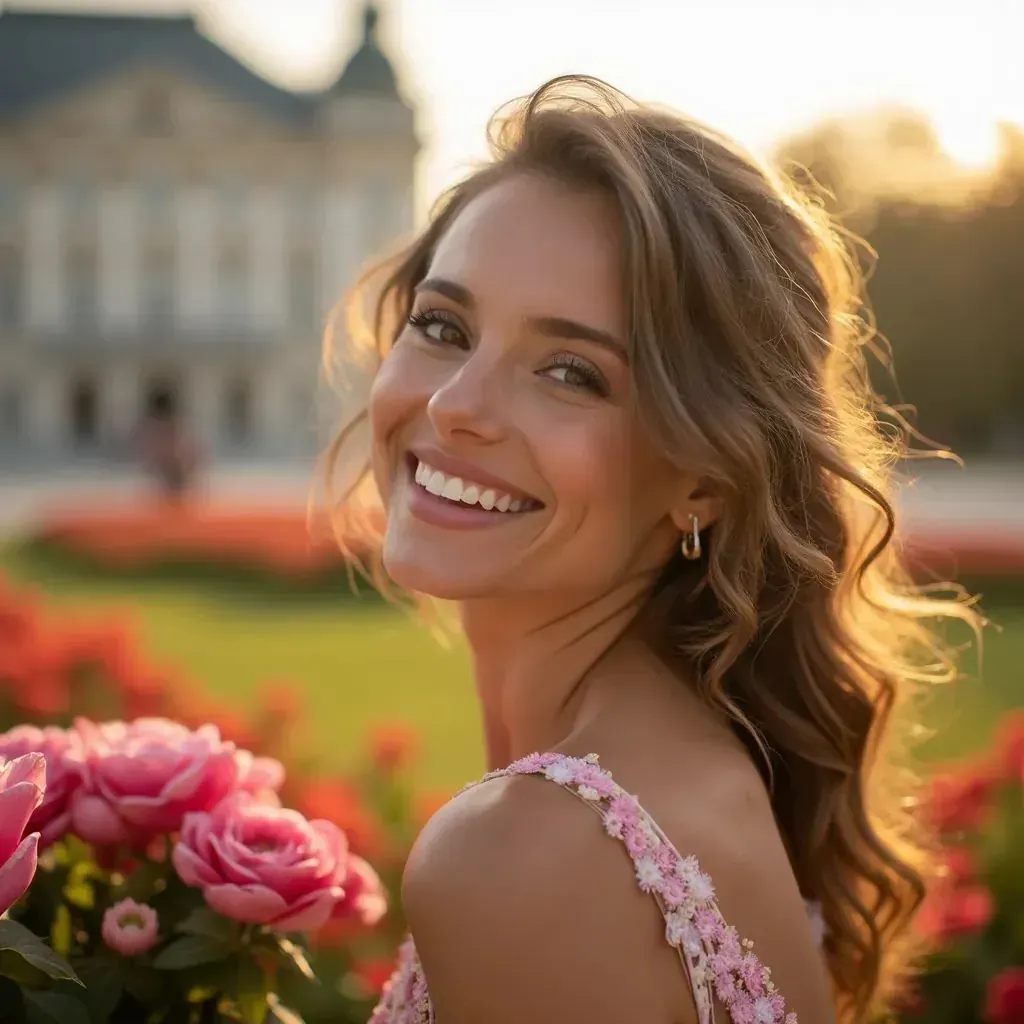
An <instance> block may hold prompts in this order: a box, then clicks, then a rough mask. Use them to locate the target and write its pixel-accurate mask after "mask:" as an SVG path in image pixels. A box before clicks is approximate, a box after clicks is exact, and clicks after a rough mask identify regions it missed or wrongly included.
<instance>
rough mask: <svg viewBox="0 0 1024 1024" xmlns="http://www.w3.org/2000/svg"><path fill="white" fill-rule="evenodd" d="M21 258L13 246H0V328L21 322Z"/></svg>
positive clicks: (16, 325)
mask: <svg viewBox="0 0 1024 1024" xmlns="http://www.w3.org/2000/svg"><path fill="white" fill-rule="evenodd" d="M21 295H22V280H21V259H20V254H19V252H18V250H17V249H15V248H14V247H13V246H9V247H6V248H0V328H13V327H18V326H19V325H20V323H21Z"/></svg>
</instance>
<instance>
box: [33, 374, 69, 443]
mask: <svg viewBox="0 0 1024 1024" xmlns="http://www.w3.org/2000/svg"><path fill="white" fill-rule="evenodd" d="M31 380H32V384H31V397H30V401H29V402H28V403H27V404H26V406H25V438H26V440H27V442H28V444H29V446H30V447H31V448H32V449H33V450H36V451H40V452H47V453H51V454H70V452H71V448H72V446H71V438H70V436H69V424H68V416H67V402H68V396H67V389H68V386H69V385H68V381H67V379H66V376H65V375H64V374H63V373H61V372H60V371H59V370H52V369H48V368H47V369H43V368H40V369H39V370H37V371H35V372H34V373H33V374H32V377H31Z"/></svg>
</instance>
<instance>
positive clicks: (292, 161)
mask: <svg viewBox="0 0 1024 1024" xmlns="http://www.w3.org/2000/svg"><path fill="white" fill-rule="evenodd" d="M353 13H357V12H353ZM362 18H363V26H362V27H363V31H362V42H361V44H360V45H359V47H358V49H357V50H356V51H355V53H354V54H353V55H352V56H351V57H350V58H349V59H348V61H347V62H346V63H345V64H344V70H343V71H342V72H341V74H340V76H339V77H338V78H337V80H336V81H335V82H334V84H333V85H331V86H330V87H329V88H328V89H326V90H325V91H323V92H319V93H315V94H313V93H295V92H290V91H287V90H285V89H282V88H280V87H278V86H276V85H273V84H271V83H270V82H268V81H266V80H265V79H263V78H261V77H259V76H258V75H257V74H255V73H254V72H253V71H251V70H250V69H249V68H248V67H247V66H246V65H245V64H243V63H242V62H240V61H239V60H237V59H236V58H235V57H233V56H231V54H229V53H228V52H226V51H225V50H224V49H222V48H221V47H219V46H218V45H217V44H216V43H214V42H213V41H212V40H211V39H210V38H208V37H207V36H206V35H204V34H203V33H202V32H201V31H200V30H199V28H197V25H196V22H195V21H194V19H193V18H191V17H142V16H139V17H134V16H133V17H126V16H119V15H110V14H99V13H97V14H87V15H81V14H65V13H38V12H28V11H23V12H22V11H10V10H8V11H6V12H5V13H2V14H0V465H2V464H3V463H4V462H9V463H11V464H13V462H14V461H15V460H17V461H24V460H26V459H28V460H31V461H32V462H44V463H45V462H47V461H49V460H50V459H51V458H52V459H57V460H63V459H65V458H68V457H70V456H73V455H77V454H81V453H90V452H91V453H95V454H98V455H105V454H111V453H116V452H118V451H123V450H126V446H127V445H128V443H129V442H130V439H131V438H132V436H133V435H134V432H135V430H136V428H137V426H138V424H139V422H140V420H141V419H142V418H143V417H144V416H145V415H146V413H147V411H150V410H153V409H154V408H160V409H162V410H164V411H166V410H167V409H168V408H171V409H172V410H175V411H176V412H177V413H178V414H179V416H180V418H181V419H182V420H183V421H184V422H185V423H186V424H187V426H188V429H189V430H190V431H191V432H192V433H193V435H194V436H195V437H196V438H197V439H198V440H199V442H200V443H201V445H202V446H203V447H204V448H205V449H206V450H207V451H208V452H211V453H226V452H232V451H234V452H245V453H256V454H260V455H264V454H265V455H278V454H299V453H303V452H308V451H310V450H312V448H313V446H314V445H315V443H316V442H315V437H314V435H315V430H314V419H315V414H314V400H315V392H316V375H317V367H318V355H317V350H318V346H319V342H320V335H321V331H322V324H323V322H324V317H325V313H326V311H327V310H328V309H329V308H330V307H331V306H333V305H334V304H335V302H336V301H337V300H338V298H339V297H340V295H341V294H342V291H343V289H344V287H345V285H346V284H348V283H350V282H351V280H352V278H353V276H354V274H355V273H356V271H357V270H358V268H359V266H360V264H362V263H363V262H364V261H365V260H366V259H367V257H369V256H370V255H372V254H373V253H375V252H378V251H379V250H381V249H382V248H383V247H385V246H386V245H387V244H388V243H389V242H390V241H393V240H394V239H395V238H396V237H398V236H400V235H401V234H403V233H405V232H407V231H409V230H410V229H411V227H412V221H413V164H414V158H415V156H416V153H417V149H418V142H417V139H416V134H415V131H414V126H413V110H412V108H411V106H410V105H409V104H408V103H407V102H406V101H405V100H403V98H402V96H401V93H400V91H399V88H398V85H397V82H396V78H395V72H394V70H393V68H392V66H391V63H390V62H389V60H388V58H387V57H386V56H385V54H384V53H383V52H382V50H381V48H380V46H379V43H378V39H377V20H378V14H377V10H376V9H375V7H374V6H373V5H372V4H367V5H366V6H365V8H364V9H363V11H362Z"/></svg>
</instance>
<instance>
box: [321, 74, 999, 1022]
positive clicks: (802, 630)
mask: <svg viewBox="0 0 1024 1024" xmlns="http://www.w3.org/2000/svg"><path fill="white" fill-rule="evenodd" d="M489 139H490V144H491V160H490V161H489V162H487V163H486V164H484V165H482V166H481V167H479V168H478V169H476V170H474V171H473V172H472V173H470V174H469V176H468V177H467V178H466V179H465V180H463V181H462V182H461V183H460V184H458V185H456V186H455V187H453V188H452V189H451V190H450V191H448V192H447V193H446V194H445V195H444V196H442V198H441V199H440V200H439V202H438V204H437V205H436V207H435V209H434V211H433V213H432V216H431V218H430V221H429V224H428V226H427V227H426V229H425V230H424V231H423V232H422V234H420V235H419V237H417V238H416V239H415V240H414V241H413V242H412V243H411V244H410V245H408V246H407V247H406V248H404V249H403V250H402V251H401V252H399V253H398V254H397V255H396V256H394V257H393V258H391V259H389V260H387V261H385V262H384V263H382V264H379V265H378V266H377V267H376V268H374V269H373V270H371V271H370V272H369V273H368V274H367V275H366V276H365V277H364V278H363V280H362V281H361V282H360V284H359V285H358V286H357V289H356V291H355V293H354V299H353V302H352V303H351V305H350V306H349V312H350V314H351V315H350V317H349V322H348V325H347V331H346V339H345V348H344V355H345V357H346V359H347V360H349V359H351V356H352V353H353V346H355V347H357V348H358V347H360V346H362V348H363V351H365V352H369V353H370V354H371V355H372V357H373V359H374V360H379V359H380V358H383V356H384V355H385V354H386V352H387V350H388V348H389V346H390V345H391V344H392V343H393V342H394V340H395V338H396V337H397V335H398V333H399V332H400V331H401V329H402V327H403V325H404V323H405V320H406V317H407V316H408V315H409V313H410V311H411V308H412V303H413V292H414V288H415V286H416V285H417V284H418V282H419V281H421V280H422V279H423V278H424V277H425V275H426V273H427V269H428V266H429V263H430V260H431V258H432V255H433V253H434V250H435V247H436V245H437V243H438V240H439V239H440V238H441V236H442V235H443V234H444V233H445V231H446V230H447V229H448V226H449V225H450V224H451V223H452V221H453V219H454V218H455V217H457V216H458V214H459V212H460V211H461V210H462V209H463V208H464V207H465V206H466V204H467V203H468V202H469V201H470V200H472V199H473V198H474V197H475V196H477V195H479V194H480V193H481V192H482V191H484V190H485V189H487V188H489V187H490V186H492V185H493V184H494V183H495V182H497V181H499V180H501V179H504V178H506V177H507V176H509V175H512V174H519V173H531V174H540V175H546V176H549V177H550V178H551V179H555V180H557V181H559V182H562V183H565V184H568V185H570V186H572V187H574V188H580V189H591V190H597V191H598V192H600V193H602V194H603V195H605V196H607V197H609V198H610V199H611V201H612V202H613V203H614V205H615V208H616V209H617V211H618V215H619V217H620V220H621V225H622V230H621V237H622V247H623V252H622V268H623V269H622V274H623V285H622V286H623V291H624V294H625V296H626V297H627V302H628V316H629V327H630V337H629V344H630V347H631V352H630V358H631V366H632V374H633V388H634V400H635V403H636V410H637V415H638V416H640V417H641V418H642V421H643V423H644V425H645V427H646V429H647V430H648V432H649V434H650V436H651V437H652V438H653V439H654V443H655V444H657V445H659V446H660V447H661V448H662V449H663V450H664V451H665V452H667V453H668V454H669V456H670V457H672V456H673V455H678V461H679V468H680V469H681V470H685V471H687V472H690V473H694V472H697V473H699V474H700V475H701V476H702V477H703V478H705V479H706V480H708V481H710V482H711V483H712V485H713V486H714V488H715V490H716V492H717V493H718V494H720V495H722V496H723V498H724V508H725V511H724V514H723V515H722V517H721V519H720V521H719V522H717V523H716V524H715V526H714V527H713V528H711V529H710V530H709V531H708V533H707V534H706V535H705V539H704V550H705V555H704V557H703V558H702V559H701V560H700V561H687V560H686V559H684V558H682V557H681V556H676V557H675V558H674V559H673V560H672V561H671V562H670V563H669V564H668V565H666V566H665V567H664V571H663V572H662V574H661V577H660V579H658V581H657V583H656V585H654V586H653V588H652V591H651V594H650V599H649V601H648V602H647V605H646V608H645V612H644V614H645V615H646V616H647V618H648V622H649V626H650V629H651V635H652V637H653V638H654V642H655V643H656V645H657V646H658V647H659V649H660V650H661V652H662V654H663V656H664V657H665V658H666V659H667V660H668V661H669V663H670V664H673V665H676V666H678V667H679V670H680V675H681V676H682V677H685V678H687V679H689V680H696V682H697V685H698V686H699V689H700V692H701V693H702V694H703V695H704V697H705V698H706V700H707V701H709V702H710V703H711V704H713V705H715V706H717V707H719V708H720V709H722V710H723V711H724V712H725V713H726V714H727V715H728V716H730V718H731V720H732V721H733V723H734V725H735V728H736V729H737V731H738V732H739V734H740V735H741V736H742V737H743V738H744V740H745V742H747V744H748V746H749V748H750V750H751V754H752V756H753V757H754V758H755V759H756V761H757V763H758V765H759V767H760V768H761V770H762V772H763V774H764V777H765V779H766V782H767V784H768V786H769V792H770V794H771V800H772V804H773V807H774V812H775V816H776V819H777V821H778V826H779V828H780V830H781V833H782V836H783V838H784V841H785V843H786V846H787V849H788V852H789V856H790V859H791V862H792V866H793V869H794V871H795V873H796V877H797V879H798V881H799V884H800V887H801V890H802V891H803V893H804V895H805V897H806V898H808V899H811V900H815V901H817V902H819V903H820V905H821V907H822V910H823V915H824V919H825V923H826V926H827V938H826V944H825V949H826V956H827V960H828V965H829V970H830V973H831V977H832V982H833V989H834V993H835V1001H836V1011H837V1019H838V1020H839V1021H840V1022H842V1024H854V1022H862V1021H865V1020H868V1019H871V1018H873V1017H874V1016H875V1015H876V1014H881V1013H883V1012H884V1011H885V1010H886V1008H887V1006H888V1004H889V1002H890V1001H891V999H892V998H893V996H894V994H895V992H896V989H897V986H898V984H899V982H900V980H901V978H902V977H904V976H905V974H906V972H907V971H908V969H909V968H910V967H911V964H912V960H913V957H914V956H915V955H916V950H915V949H914V946H913V943H912V942H911V941H910V938H909V936H910V934H911V933H910V929H909V925H910V922H911V919H912V917H913V914H914V912H915V910H916V909H917V907H918V906H919V904H920V902H921V900H922V897H923V894H924V885H925V877H926V872H927V869H928V867H927V866H928V863H929V858H928V853H927V851H928V848H929V844H928V843H927V842H926V841H925V840H924V838H923V837H922V835H921V831H920V822H919V821H918V820H917V819H918V815H916V814H915V811H914V808H915V796H914V794H915V780H914V778H913V777H912V775H911V773H910V772H909V771H907V769H906V767H905V766H904V764H903V762H904V761H905V759H904V758H903V757H902V756H900V757H894V756H893V755H894V753H895V754H901V753H902V750H903V747H904V744H903V743H901V742H899V741H898V740H897V739H896V736H895V733H896V732H897V730H894V729H893V728H892V726H893V725H894V724H900V723H903V722H906V721H908V720H909V718H910V716H908V715H907V714H906V713H901V710H900V708H901V704H902V702H903V701H904V698H905V697H907V696H908V695H909V694H910V693H911V692H912V691H914V690H916V689H919V686H917V685H916V684H920V683H927V682H932V681H941V680H950V679H952V678H954V677H955V675H956V661H955V656H954V654H955V652H953V651H951V649H950V648H948V647H946V646H945V645H943V644H942V643H941V642H940V639H939V638H938V636H937V635H936V634H935V633H934V632H933V628H932V626H931V625H930V623H933V620H935V619H937V618H943V617H955V618H959V619H962V620H965V621H967V622H968V623H969V624H970V625H971V626H972V627H973V628H974V629H975V632H976V633H977V629H978V623H979V621H980V619H979V617H978V615H977V613H976V612H975V611H974V610H973V608H972V606H971V602H970V600H969V599H968V598H967V596H966V595H965V594H964V593H963V592H962V591H960V590H959V589H958V588H952V587H951V588H949V590H948V593H945V594H944V593H943V592H942V591H936V590H934V588H929V589H927V590H926V589H924V588H918V587H915V586H914V585H913V584H912V583H911V581H910V578H909V577H908V575H907V574H906V573H905V572H904V570H903V569H902V568H901V563H900V558H899V550H898V547H899V545H898V538H897V535H896V518H895V513H894V508H893V502H892V499H891V497H890V493H891V491H890V481H891V477H892V474H893V471H894V470H895V468H896V466H897V464H898V462H899V461H900V460H901V459H902V458H904V457H905V455H906V453H907V447H908V444H907V443H908V439H909V436H910V435H909V433H908V427H907V425H906V423H905V421H903V420H902V418H901V417H899V416H898V414H896V413H895V412H894V411H893V410H892V409H890V408H888V407H884V406H882V405H881V402H880V400H878V399H877V398H876V396H875V393H874V391H873V389H872V385H871V382H870V380H869V358H868V357H869V356H870V355H871V354H872V353H874V354H875V355H876V356H879V357H880V358H882V360H883V361H886V360H885V356H886V352H887V349H886V347H885V346H884V345H882V344H880V339H879V336H878V335H877V333H876V332H875V330H874V329H873V325H872V322H871V318H870V316H869V315H868V312H867V307H866V304H865V301H864V294H863V276H862V274H861V273H860V270H859V261H858V258H857V253H856V251H855V249H854V247H853V245H852V244H851V239H850V238H849V237H848V236H847V235H845V234H844V233H842V232H841V230H840V229H839V228H838V227H837V226H836V225H834V224H832V223H831V222H830V221H829V218H828V217H827V216H826V214H825V213H824V210H823V204H822V203H821V202H820V201H817V200H816V199H815V198H814V197H813V196H811V195H809V194H807V193H806V192H805V191H801V190H799V189H798V188H797V187H796V186H795V185H794V184H793V183H792V182H791V181H790V180H789V179H787V178H784V177H782V176H781V175H780V174H779V173H777V172H776V171H773V170H772V169H771V168H769V167H768V166H766V165H764V164H762V163H761V162H759V161H758V160H756V159H755V158H754V157H753V156H751V155H750V154H749V153H747V152H745V151H743V150H742V149H741V148H740V147H739V146H737V145H736V144H735V143H734V142H732V141H730V140H728V139H727V138H725V137H723V136H722V135H720V134H718V133H716V132H715V131H713V130H711V129H709V128H708V127H706V126H704V125H702V124H700V123H698V122H696V121H693V120H691V119H688V118H685V117H682V116H680V115H678V114H676V113H673V112H667V111H663V110H661V109H659V108H656V107H651V106H648V105H640V104H637V103H635V102H634V101H632V100H630V99H629V98H628V97H626V96H624V95H623V94H622V93H620V92H618V91H617V90H615V89H613V88H611V87H610V86H608V85H606V84H604V83H603V82H600V81H598V80H595V79H592V78H587V77H579V76H566V77H562V78H558V79H555V80H553V81H551V82H549V83H547V84H545V85H543V86H542V87H541V88H540V89H538V90H537V91H536V92H534V93H533V94H532V95H530V96H528V97H526V98H525V99H522V100H518V101H516V102H515V103H514V104H512V105H511V106H510V107H508V108H505V109H503V110H502V111H499V113H498V114H496V115H495V117H494V119H493V120H492V123H491V126H490V128H489ZM367 309H369V314H368V315H367V316H364V315H363V314H364V313H365V312H366V310H367ZM338 352H339V350H338V343H337V339H336V338H334V339H333V340H332V336H331V335H330V334H329V336H328V341H327V343H326V345H325V365H326V366H327V368H328V369H331V368H333V367H334V366H335V365H336V357H337V355H338ZM371 369H372V367H371ZM365 419H366V411H365V408H363V409H360V410H358V411H357V412H356V413H354V414H353V416H352V417H351V418H350V419H348V420H347V422H346V423H345V425H344V426H343V427H342V429H341V430H340V431H339V432H338V433H337V435H336V436H335V438H334V441H333V443H332V444H331V446H330V448H329V449H328V451H327V452H326V467H327V474H328V480H329V481H330V480H335V485H334V487H333V488H331V487H330V486H329V491H331V493H333V495H334V498H337V499H338V500H337V504H336V511H337V512H338V513H339V516H338V536H339V539H340V540H342V542H347V541H349V540H350V539H351V537H352V536H353V522H354V520H353V515H356V516H358V514H359V513H358V510H359V509H360V508H365V507H366V506H365V504H363V505H361V506H360V505H359V504H358V503H357V502H355V500H354V497H355V495H356V494H357V493H359V492H360V488H359V486H358V484H359V480H360V479H365V476H366V465H365V463H361V464H360V465H359V467H358V468H357V471H356V473H355V475H354V476H350V477H349V479H348V482H347V483H346V484H345V485H344V486H343V487H342V488H341V491H340V492H339V490H338V487H337V481H336V477H335V473H336V470H337V467H338V464H339V462H340V460H341V457H342V455H343V452H344V451H345V450H346V448H347V445H348V442H349V440H350V439H352V437H353V435H354V433H355V432H356V431H358V429H359V428H360V426H362V425H365ZM682 453H685V463H684V462H683V461H682V459H683V456H682ZM332 502H333V498H332ZM341 513H345V514H344V515H342V514H341ZM379 525H380V519H379V516H378V519H377V527H378V528H379ZM366 550H367V548H366V547H365V546H364V547H363V551H364V552H365V551H366ZM370 550H373V545H372V544H371V545H370ZM370 571H371V572H372V573H373V575H374V578H375V579H376V580H377V581H378V583H379V584H380V585H384V582H385V580H384V576H383V574H382V570H381V567H380V566H379V564H377V565H376V566H372V567H371V568H370Z"/></svg>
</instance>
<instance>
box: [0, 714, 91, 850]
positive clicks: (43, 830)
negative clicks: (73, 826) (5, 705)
mask: <svg viewBox="0 0 1024 1024" xmlns="http://www.w3.org/2000/svg"><path fill="white" fill-rule="evenodd" d="M81 746H82V741H81V739H80V738H79V736H78V734H77V733H74V732H68V731H67V730H65V729H58V728H57V727H56V726H52V725H48V726H47V727H46V728H45V729H39V728H37V727H36V726H34V725H16V726H15V727H14V728H13V729H9V730H8V731H7V732H5V733H2V734H0V758H14V757H21V756H22V755H23V754H29V753H37V754H42V755H43V756H44V757H45V758H46V794H45V796H44V797H43V802H42V803H41V804H40V805H39V807H38V808H37V809H36V811H35V813H34V814H33V815H32V818H31V820H30V821H29V823H28V827H29V830H30V831H32V832H39V833H40V837H39V845H40V848H45V847H47V846H50V845H51V844H52V843H55V842H56V841H57V840H58V839H60V838H61V836H63V835H64V833H65V832H66V831H67V830H68V826H69V824H70V822H71V808H70V797H71V792H72V790H73V789H74V788H75V787H76V786H77V785H78V783H79V780H80V778H81V772H80V769H79V768H78V767H77V765H76V763H75V762H76V761H78V760H80V753H81Z"/></svg>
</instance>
